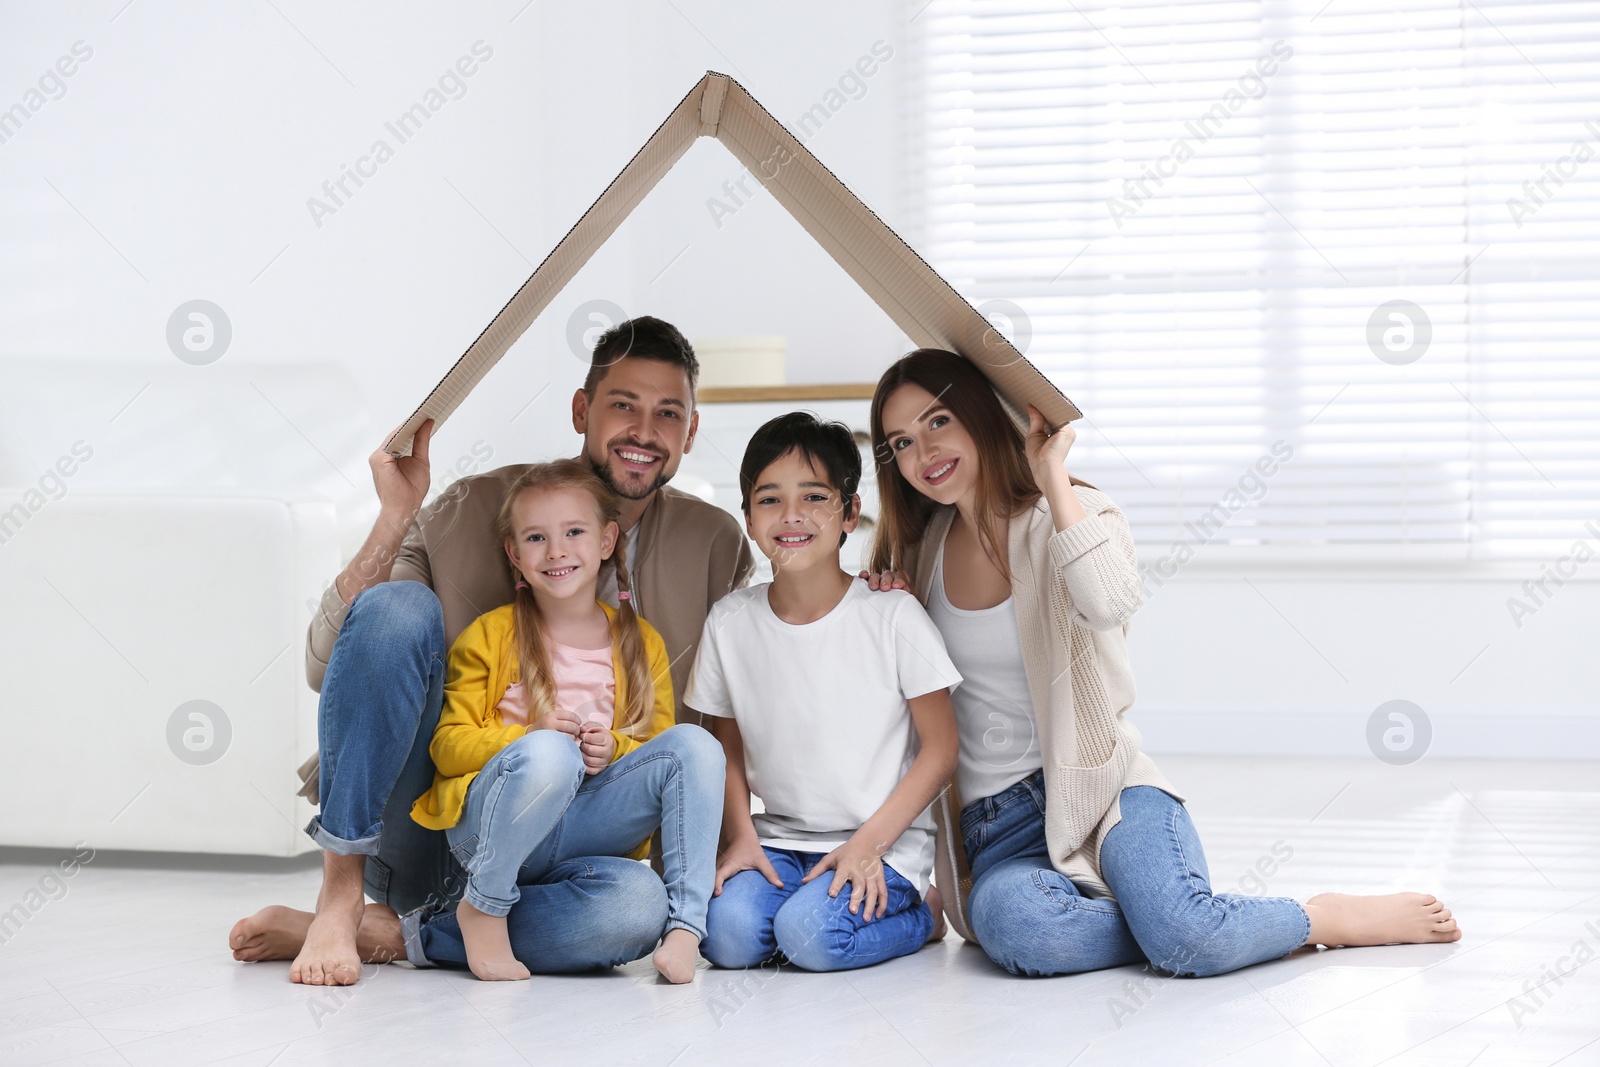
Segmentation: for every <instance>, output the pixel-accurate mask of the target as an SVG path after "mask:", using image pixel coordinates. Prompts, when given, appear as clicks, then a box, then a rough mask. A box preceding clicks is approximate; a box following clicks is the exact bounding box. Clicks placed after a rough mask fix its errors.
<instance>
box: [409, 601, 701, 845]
mask: <svg viewBox="0 0 1600 1067" xmlns="http://www.w3.org/2000/svg"><path fill="white" fill-rule="evenodd" d="M595 603H597V604H599V605H600V607H602V608H604V609H605V613H606V618H607V620H608V621H612V620H615V618H616V614H617V611H616V609H615V608H613V607H612V606H611V605H609V604H606V603H603V602H602V601H598V600H597V601H595ZM512 611H513V605H511V604H507V605H505V606H504V607H499V608H496V609H495V610H493V611H491V612H488V613H487V614H484V615H480V616H478V617H477V618H476V619H474V620H473V621H472V622H471V623H470V624H469V625H468V626H467V628H466V629H465V630H462V631H461V636H460V637H457V638H456V642H455V644H454V645H452V646H451V647H450V658H449V661H448V662H447V663H446V666H445V683H444V706H443V707H442V708H441V709H440V712H439V726H438V728H437V729H436V730H434V732H433V742H432V744H430V745H429V746H428V753H429V754H430V755H431V756H432V757H433V765H434V769H435V773H434V776H433V788H431V789H429V790H428V791H427V792H426V793H424V794H423V795H422V796H420V797H418V798H417V802H416V803H415V804H413V805H412V807H411V818H412V819H414V820H415V821H416V822H418V823H420V824H421V825H423V826H426V827H427V828H428V829H430V830H446V829H449V828H450V827H452V826H454V825H455V824H456V823H457V822H459V821H460V820H461V813H462V810H463V809H464V808H465V807H466V801H467V787H468V786H469V785H471V784H472V780H473V779H474V778H476V777H477V776H478V772H479V771H481V770H483V767H484V764H486V763H488V762H489V760H490V759H491V758H493V756H494V754H495V753H497V752H499V751H500V750H501V749H502V748H505V747H506V746H507V745H509V744H510V743H511V742H513V741H515V740H516V739H517V738H519V737H521V736H523V735H524V734H526V733H527V732H528V729H527V727H525V726H520V725H518V724H515V723H512V724H510V725H507V724H506V723H505V722H503V721H502V720H501V718H500V712H499V709H497V708H496V707H495V705H496V704H498V703H500V700H501V698H502V697H503V696H504V695H505V691H506V687H507V686H509V685H511V684H512V683H513V682H515V681H517V680H518V670H517V654H516V641H515V634H514V623H513V617H512ZM639 629H640V632H641V633H642V634H643V635H644V648H645V654H646V655H647V656H648V657H649V661H650V674H651V677H653V678H654V679H655V707H654V710H653V711H652V713H651V715H650V718H649V719H648V721H646V722H644V723H641V724H640V726H639V727H637V728H636V732H635V733H634V734H625V733H619V732H618V731H616V730H612V731H611V736H612V737H613V738H615V740H616V751H615V752H613V753H612V756H611V761H612V762H613V763H615V762H616V761H617V760H619V759H621V758H622V757H623V756H625V755H627V754H628V753H629V752H632V751H633V750H634V749H636V748H638V747H639V746H640V745H642V744H644V743H645V742H646V741H648V740H650V739H651V738H652V737H654V736H656V735H657V734H659V733H660V732H661V731H663V730H665V729H666V728H667V727H669V726H671V725H672V724H673V721H674V705H673V698H672V675H671V673H670V670H669V666H668V662H667V648H666V645H665V644H664V643H663V642H662V640H661V635H660V634H659V633H657V632H656V630H655V627H653V626H651V625H650V624H649V623H648V622H645V621H644V620H643V619H640V620H639ZM611 669H612V671H613V672H614V673H615V675H616V706H617V707H618V708H622V707H625V706H626V705H627V700H628V675H627V671H626V670H624V668H623V665H622V660H621V658H620V656H619V654H618V651H617V649H616V647H615V646H613V647H612V649H611ZM649 845H650V843H649V841H645V842H644V843H643V844H641V845H640V846H639V848H638V849H636V850H635V854H634V856H633V858H635V859H638V858H642V857H643V856H645V855H647V854H648V851H649Z"/></svg>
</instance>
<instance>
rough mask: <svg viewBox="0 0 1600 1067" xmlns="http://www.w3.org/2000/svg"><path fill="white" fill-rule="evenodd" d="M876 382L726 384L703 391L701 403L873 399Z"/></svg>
mask: <svg viewBox="0 0 1600 1067" xmlns="http://www.w3.org/2000/svg"><path fill="white" fill-rule="evenodd" d="M876 388H877V383H876V382H850V383H844V384H838V385H825V384H817V385H724V386H711V387H708V388H705V389H701V390H700V391H699V392H698V393H696V394H695V402H696V403H699V404H733V403H749V402H751V401H760V400H871V399H872V392H873V390H874V389H876Z"/></svg>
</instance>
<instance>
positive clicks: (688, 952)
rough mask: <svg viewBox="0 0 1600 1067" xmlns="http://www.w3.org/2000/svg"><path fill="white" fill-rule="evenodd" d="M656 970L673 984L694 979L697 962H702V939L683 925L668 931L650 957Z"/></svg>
mask: <svg viewBox="0 0 1600 1067" xmlns="http://www.w3.org/2000/svg"><path fill="white" fill-rule="evenodd" d="M650 962H651V963H653V964H655V965H656V971H657V973H659V974H660V975H661V977H663V978H665V979H666V980H667V981H669V982H671V983H672V984H673V985H683V984H684V983H686V982H692V981H694V971H695V964H697V963H699V962H700V939H699V938H698V937H696V936H694V934H692V933H690V932H689V931H688V930H685V929H684V928H683V927H681V926H676V927H673V928H672V929H671V930H668V931H667V936H666V937H664V938H662V939H661V947H660V948H658V949H656V954H655V955H654V956H651V957H650Z"/></svg>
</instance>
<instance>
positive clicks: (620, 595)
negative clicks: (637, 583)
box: [617, 589, 633, 600]
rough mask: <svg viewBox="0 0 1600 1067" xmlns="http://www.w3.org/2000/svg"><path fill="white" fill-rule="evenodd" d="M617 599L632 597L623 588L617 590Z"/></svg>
mask: <svg viewBox="0 0 1600 1067" xmlns="http://www.w3.org/2000/svg"><path fill="white" fill-rule="evenodd" d="M617 599H618V600H632V599H633V594H632V593H630V592H628V591H627V590H626V589H624V590H622V591H621V592H619V593H618V594H617Z"/></svg>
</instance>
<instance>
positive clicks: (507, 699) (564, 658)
mask: <svg viewBox="0 0 1600 1067" xmlns="http://www.w3.org/2000/svg"><path fill="white" fill-rule="evenodd" d="M545 644H546V648H547V649H548V650H549V653H550V673H551V675H552V676H553V677H554V678H555V680H556V698H555V699H556V707H558V708H565V709H567V710H568V711H571V712H572V713H573V714H575V715H577V716H578V720H579V721H580V722H597V723H599V724H600V725H601V726H604V727H605V728H606V729H608V730H609V729H611V722H612V717H613V714H614V712H615V709H616V703H617V679H616V672H615V671H614V670H613V669H612V667H611V648H610V647H609V646H607V647H605V648H573V647H572V646H571V645H563V644H560V643H559V642H556V641H547V642H546V643H545ZM498 706H499V709H500V721H501V722H504V723H507V724H511V723H516V724H518V725H521V726H526V725H528V701H527V698H526V697H525V696H524V694H523V689H522V683H521V682H514V683H512V684H511V685H510V686H509V687H508V688H507V689H506V692H505V696H503V697H502V698H501V699H500V703H499V705H498Z"/></svg>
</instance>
